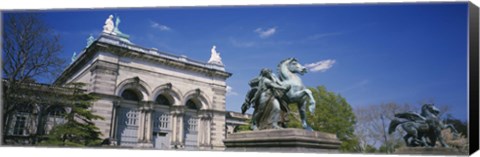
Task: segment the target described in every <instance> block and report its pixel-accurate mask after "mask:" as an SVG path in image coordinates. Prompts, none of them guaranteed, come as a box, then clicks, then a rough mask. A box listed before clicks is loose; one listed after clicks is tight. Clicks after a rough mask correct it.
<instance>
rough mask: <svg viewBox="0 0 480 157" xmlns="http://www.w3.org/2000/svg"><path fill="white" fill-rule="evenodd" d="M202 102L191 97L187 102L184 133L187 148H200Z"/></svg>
mask: <svg viewBox="0 0 480 157" xmlns="http://www.w3.org/2000/svg"><path fill="white" fill-rule="evenodd" d="M199 105H200V102H198V101H196V100H195V99H189V100H188V101H187V103H186V104H185V116H184V118H183V120H184V121H183V124H184V126H183V135H184V142H185V143H184V145H185V149H187V150H193V149H198V121H199V118H198V110H199Z"/></svg>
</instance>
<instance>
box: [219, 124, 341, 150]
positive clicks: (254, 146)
mask: <svg viewBox="0 0 480 157" xmlns="http://www.w3.org/2000/svg"><path fill="white" fill-rule="evenodd" d="M340 143H341V142H340V141H339V140H338V139H337V138H336V136H335V135H334V134H328V133H322V132H315V131H306V130H303V129H293V128H290V129H274V130H260V131H247V132H240V133H234V134H230V135H229V136H228V138H227V139H226V140H224V144H225V146H226V151H248V152H301V153H306V152H321V153H337V152H338V148H339V147H340Z"/></svg>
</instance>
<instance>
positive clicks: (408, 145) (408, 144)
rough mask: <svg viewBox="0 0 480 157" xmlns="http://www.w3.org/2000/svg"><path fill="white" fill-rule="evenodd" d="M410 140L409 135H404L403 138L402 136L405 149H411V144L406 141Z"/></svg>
mask: <svg viewBox="0 0 480 157" xmlns="http://www.w3.org/2000/svg"><path fill="white" fill-rule="evenodd" d="M409 138H410V134H408V133H407V134H406V135H405V136H403V140H405V144H406V145H407V147H412V144H411V143H410V142H409V141H408V139H409Z"/></svg>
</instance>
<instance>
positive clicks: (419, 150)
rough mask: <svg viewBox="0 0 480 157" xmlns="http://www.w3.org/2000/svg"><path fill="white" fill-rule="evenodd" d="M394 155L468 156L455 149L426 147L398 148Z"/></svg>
mask: <svg viewBox="0 0 480 157" xmlns="http://www.w3.org/2000/svg"><path fill="white" fill-rule="evenodd" d="M394 154H424V155H467V154H466V153H461V152H459V151H458V150H457V149H455V148H443V147H436V148H425V147H402V148H398V149H397V150H396V151H395V153H394Z"/></svg>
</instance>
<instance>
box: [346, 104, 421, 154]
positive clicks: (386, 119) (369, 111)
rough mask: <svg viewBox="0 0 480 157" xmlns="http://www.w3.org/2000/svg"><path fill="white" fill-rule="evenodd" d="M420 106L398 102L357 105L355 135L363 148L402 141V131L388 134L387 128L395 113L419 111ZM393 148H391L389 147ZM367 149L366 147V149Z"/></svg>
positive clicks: (355, 110)
mask: <svg viewBox="0 0 480 157" xmlns="http://www.w3.org/2000/svg"><path fill="white" fill-rule="evenodd" d="M417 108H418V107H415V106H412V105H409V104H404V105H399V104H396V103H385V104H379V105H367V106H357V107H355V108H354V113H355V117H356V118H357V123H356V126H355V135H357V137H358V138H359V143H360V147H361V148H367V147H368V146H374V147H376V146H387V147H391V146H392V145H393V144H397V143H400V142H401V141H400V140H401V139H403V138H401V137H402V133H401V132H402V131H399V132H395V133H394V134H391V135H389V134H387V133H386V129H388V125H389V124H390V121H391V120H392V119H393V118H394V115H395V113H399V112H406V111H413V112H418V111H417ZM389 149H391V148H389ZM364 150H365V149H364Z"/></svg>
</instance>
